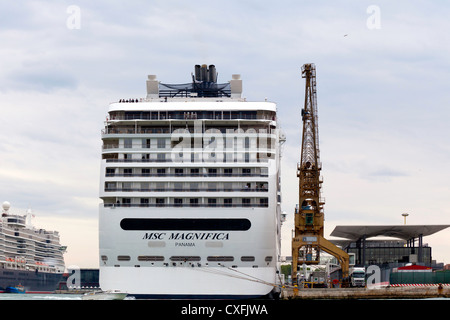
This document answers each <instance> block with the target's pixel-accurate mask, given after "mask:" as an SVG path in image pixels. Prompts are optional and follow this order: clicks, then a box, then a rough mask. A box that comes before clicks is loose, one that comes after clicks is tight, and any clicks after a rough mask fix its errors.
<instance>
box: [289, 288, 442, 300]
mask: <svg viewBox="0 0 450 320" xmlns="http://www.w3.org/2000/svg"><path fill="white" fill-rule="evenodd" d="M281 298H282V299H285V300H291V299H302V300H309V299H311V300H312V299H343V300H353V299H429V298H450V286H448V285H435V286H423V287H421V286H418V287H393V286H389V287H383V288H376V289H368V288H313V289H308V288H305V289H297V288H292V287H290V288H283V289H282V292H281Z"/></svg>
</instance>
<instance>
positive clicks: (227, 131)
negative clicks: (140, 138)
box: [101, 126, 277, 136]
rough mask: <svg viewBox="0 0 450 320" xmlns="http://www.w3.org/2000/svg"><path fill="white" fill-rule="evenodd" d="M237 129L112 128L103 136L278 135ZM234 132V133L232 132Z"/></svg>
mask: <svg viewBox="0 0 450 320" xmlns="http://www.w3.org/2000/svg"><path fill="white" fill-rule="evenodd" d="M180 129H183V130H184V131H185V132H176V131H175V130H180ZM213 129H214V130H217V131H216V132H212V130H213ZM236 129H237V128H236V127H218V128H216V127H203V126H200V129H199V130H196V129H195V128H192V127H189V128H185V127H179V128H170V127H167V128H151V129H144V128H137V129H136V128H116V127H112V128H104V129H102V130H101V133H102V135H106V134H147V135H148V134H176V135H178V136H179V135H181V134H208V133H209V134H211V135H214V134H217V133H218V132H220V133H223V134H246V135H248V134H254V135H257V134H272V135H274V134H276V130H277V129H273V128H267V127H261V126H246V127H244V126H241V129H242V130H246V131H248V130H249V129H252V130H255V132H235V131H236ZM260 129H262V130H265V132H258V130H260ZM208 130H210V131H211V132H207V131H208ZM231 130H233V131H231Z"/></svg>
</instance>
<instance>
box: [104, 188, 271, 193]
mask: <svg viewBox="0 0 450 320" xmlns="http://www.w3.org/2000/svg"><path fill="white" fill-rule="evenodd" d="M105 192H246V193H247V192H248V193H251V192H268V189H259V188H215V189H213V188H126V187H122V188H105Z"/></svg>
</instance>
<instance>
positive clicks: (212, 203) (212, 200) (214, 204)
mask: <svg viewBox="0 0 450 320" xmlns="http://www.w3.org/2000/svg"><path fill="white" fill-rule="evenodd" d="M216 203H217V199H213V198H209V199H208V206H209V207H215V206H216Z"/></svg>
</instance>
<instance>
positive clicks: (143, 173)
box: [142, 168, 150, 177]
mask: <svg viewBox="0 0 450 320" xmlns="http://www.w3.org/2000/svg"><path fill="white" fill-rule="evenodd" d="M142 176H143V177H148V176H150V169H148V168H147V169H146V168H144V169H142Z"/></svg>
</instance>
